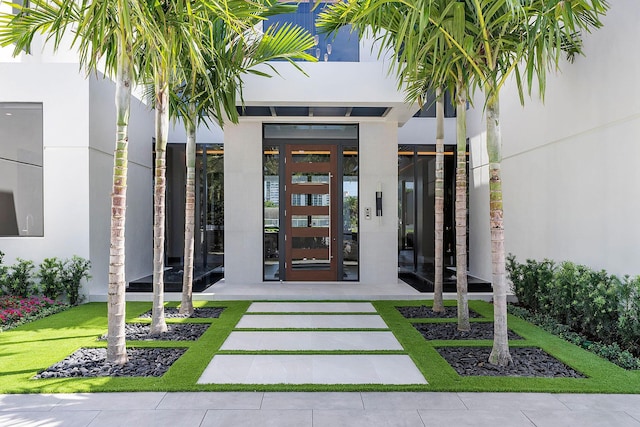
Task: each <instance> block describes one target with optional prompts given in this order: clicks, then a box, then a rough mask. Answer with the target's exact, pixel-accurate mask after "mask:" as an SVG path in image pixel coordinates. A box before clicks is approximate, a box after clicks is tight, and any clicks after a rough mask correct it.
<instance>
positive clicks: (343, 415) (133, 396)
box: [0, 392, 640, 427]
mask: <svg viewBox="0 0 640 427" xmlns="http://www.w3.org/2000/svg"><path fill="white" fill-rule="evenodd" d="M639 408H640V395H602V394H587V395H585V394H550V393H428V392H425V393H414V392H412V393H398V392H396V393H370V392H352V393H287V392H283V393H271V392H265V393H263V392H257V393H253V392H231V393H227V392H225V393H216V392H195V393H164V392H163V393H93V394H92V393H81V394H53V395H51V394H50V395H38V394H27V395H0V426H2V427H18V426H20V427H35V426H38V427H41V426H46V427H52V426H64V427H67V426H71V427H103V426H104V427H115V426H135V427H147V426H148V427H163V426H167V427H176V426H180V427H216V426H223V427H244V426H246V427H262V426H278V427H288V426H291V427H341V426H344V427H360V426H362V427H365V426H366V427H378V426H386V427H396V426H397V427H400V426H402V427H427V426H447V427H466V426H469V427H471V426H473V427H495V426H504V427H520V426H522V427H640V409H639Z"/></svg>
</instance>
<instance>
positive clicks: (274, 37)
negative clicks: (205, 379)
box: [172, 5, 316, 314]
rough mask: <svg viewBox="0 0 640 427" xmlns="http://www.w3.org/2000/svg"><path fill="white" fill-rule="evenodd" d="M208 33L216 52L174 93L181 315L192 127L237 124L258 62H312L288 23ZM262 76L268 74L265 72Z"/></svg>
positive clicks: (187, 265) (183, 309) (187, 292)
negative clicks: (182, 151) (179, 127)
mask: <svg viewBox="0 0 640 427" xmlns="http://www.w3.org/2000/svg"><path fill="white" fill-rule="evenodd" d="M290 10H291V7H289V6H287V7H285V5H277V8H269V9H267V10H265V12H264V13H263V15H262V17H265V16H268V15H269V14H271V13H272V12H274V11H277V12H278V13H282V12H284V11H290ZM255 23H256V24H257V22H255ZM250 33H251V34H250ZM210 34H211V35H212V37H209V38H208V39H207V42H208V43H211V44H212V45H211V46H210V47H209V51H210V52H215V55H210V56H207V58H206V59H207V67H206V69H207V72H206V73H205V74H201V73H196V72H194V70H191V72H188V73H187V74H188V75H189V76H190V79H189V80H188V81H186V82H185V84H183V85H180V86H179V87H178V88H177V90H176V91H174V96H172V100H174V103H172V106H173V107H174V109H173V111H174V113H175V115H176V116H181V117H182V118H183V120H184V123H185V130H186V133H187V144H186V168H187V179H186V203H185V243H184V273H183V282H182V302H181V304H180V313H182V314H191V313H192V312H193V300H192V289H193V247H194V228H195V155H196V132H195V131H196V126H197V125H198V124H206V123H207V119H211V120H214V121H215V122H216V123H217V124H218V125H219V126H220V127H223V126H224V122H225V121H230V122H232V123H237V121H238V111H237V109H236V103H237V102H236V101H237V97H238V96H240V99H242V84H243V83H242V76H243V75H244V74H245V73H247V72H251V71H252V69H253V68H254V67H255V66H257V65H258V64H262V63H264V62H267V61H272V60H275V59H285V60H287V61H289V62H291V63H292V64H293V65H294V66H296V67H297V68H298V69H300V68H299V67H298V66H297V65H296V64H295V62H293V60H294V59H303V60H307V61H315V60H316V59H315V57H314V56H312V55H309V54H308V53H306V51H307V50H309V49H311V48H312V47H313V45H314V41H313V38H312V37H311V35H310V34H309V33H308V32H306V31H304V30H302V29H301V28H300V27H296V26H292V25H284V26H282V27H277V26H271V27H269V28H268V29H267V30H266V32H264V33H262V32H256V30H255V27H252V29H251V30H248V31H247V33H246V34H245V35H244V37H240V36H239V35H236V34H233V33H230V32H229V31H228V28H227V26H226V25H224V23H223V22H220V23H218V24H217V25H214V26H212V31H211V33H210ZM183 66H184V68H185V69H187V70H188V69H189V68H190V64H189V63H185V64H183ZM300 71H302V70H301V69H300ZM260 74H261V75H264V76H266V77H268V75H267V74H264V73H260ZM207 88H211V89H212V90H207Z"/></svg>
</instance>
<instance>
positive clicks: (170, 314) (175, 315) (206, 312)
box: [138, 307, 226, 319]
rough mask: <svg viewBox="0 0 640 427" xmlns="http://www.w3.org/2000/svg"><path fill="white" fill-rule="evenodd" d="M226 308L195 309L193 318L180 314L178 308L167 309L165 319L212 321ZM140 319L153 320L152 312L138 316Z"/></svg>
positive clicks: (165, 309)
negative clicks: (211, 319)
mask: <svg viewBox="0 0 640 427" xmlns="http://www.w3.org/2000/svg"><path fill="white" fill-rule="evenodd" d="M225 308H226V307H201V308H195V309H194V311H193V314H191V316H187V315H186V314H180V309H179V308H177V307H165V308H164V317H166V318H167V319H186V318H189V319H210V318H218V317H220V314H221V313H222V312H223V311H224V309H225ZM138 318H140V319H151V310H149V311H147V312H144V313H142V314H141V315H140V316H138Z"/></svg>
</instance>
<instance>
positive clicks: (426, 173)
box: [0, 0, 640, 300]
mask: <svg viewBox="0 0 640 427" xmlns="http://www.w3.org/2000/svg"><path fill="white" fill-rule="evenodd" d="M3 7H4V6H3ZM309 14H311V12H309ZM637 16H640V4H637V2H634V1H633V0H618V1H616V2H615V4H611V10H610V11H609V13H608V15H607V16H606V17H605V18H604V20H603V21H604V24H605V25H604V27H603V28H602V29H600V30H598V31H597V32H595V33H593V34H588V35H585V38H584V51H585V53H586V57H579V58H577V59H576V61H575V62H574V63H573V64H569V63H566V64H563V66H562V73H561V74H558V75H552V76H549V80H548V83H547V92H546V96H545V103H544V104H542V103H541V102H540V101H539V100H538V97H537V96H535V95H534V96H532V97H531V99H527V100H526V106H525V107H522V106H520V103H519V99H518V96H517V94H516V92H515V89H514V88H513V87H507V88H505V90H504V91H503V95H502V97H501V103H502V107H501V112H502V121H501V125H502V134H503V154H504V155H503V163H502V165H503V180H504V210H505V216H504V218H505V233H506V248H507V251H508V252H511V253H513V254H515V255H516V256H517V257H518V258H519V259H525V258H529V257H530V258H536V259H540V258H545V257H546V258H552V259H555V260H558V261H560V260H571V261H575V262H578V263H584V264H587V265H589V266H591V267H592V268H596V269H600V268H603V269H607V270H608V271H609V272H611V273H615V274H619V275H624V274H632V275H636V274H640V264H638V261H637V260H638V258H639V256H640V245H639V244H638V242H639V241H640V227H638V226H636V225H635V223H634V222H633V220H632V218H633V214H634V212H637V211H640V186H639V185H637V183H638V182H640V172H638V170H639V169H638V168H637V167H635V163H636V162H635V160H636V159H637V158H640V144H638V142H637V141H638V136H640V101H638V99H640V96H637V95H640V86H638V85H637V84H636V83H635V79H634V76H635V75H636V74H638V73H637V72H638V71H640V59H639V58H638V57H637V55H630V54H629V53H630V52H634V49H633V48H634V46H635V43H636V41H637V40H640V28H638V26H637V25H636V17H637ZM309 22H313V21H312V17H309ZM300 23H303V24H304V22H302V21H300ZM329 45H330V46H329ZM317 49H318V52H317V56H318V58H319V61H318V62H317V63H304V64H301V66H302V67H303V69H304V70H305V72H306V74H307V75H304V74H302V73H300V72H299V71H297V70H295V69H294V67H292V66H291V65H290V64H287V63H284V62H283V63H276V64H274V66H276V67H277V69H278V71H279V75H274V76H273V77H272V78H269V79H265V78H263V77H258V76H253V75H248V76H247V77H246V78H245V87H244V102H245V104H244V108H241V106H239V107H240V110H239V111H240V114H241V118H240V121H239V123H238V124H235V125H234V124H227V125H225V127H224V130H221V129H219V128H217V127H215V126H212V127H211V129H206V128H204V127H203V128H202V129H200V130H199V132H198V135H197V142H198V154H197V156H198V171H199V172H198V173H199V174H198V192H197V194H198V195H197V212H198V213H197V218H196V221H197V230H199V231H198V232H197V233H196V234H197V237H196V254H197V255H196V262H197V263H198V264H199V265H205V266H206V269H210V270H216V271H219V272H221V274H223V275H224V279H223V280H224V281H225V283H226V284H228V285H229V286H233V285H234V284H262V283H264V284H267V283H270V282H273V281H286V282H293V283H297V282H307V281H318V282H322V283H327V282H330V283H334V282H338V283H340V282H353V283H358V284H360V285H362V286H363V287H366V286H368V285H373V284H375V285H381V286H384V285H385V284H395V283H397V281H398V277H399V274H413V275H416V276H418V277H425V278H426V277H428V274H429V271H430V265H431V263H432V262H433V256H434V253H433V238H434V237H433V231H432V230H433V211H432V206H433V186H434V182H433V180H434V177H435V174H434V160H435V159H434V156H435V153H434V151H435V150H434V144H435V120H434V119H433V117H430V116H432V112H430V111H428V109H426V110H423V111H419V107H418V106H417V105H408V104H406V103H405V101H404V94H403V93H402V92H401V91H400V90H399V89H398V85H397V83H396V81H395V79H394V78H393V76H392V75H390V74H389V73H388V64H387V63H386V62H385V61H384V60H380V59H378V57H377V51H376V50H375V49H372V42H371V41H362V42H359V41H357V40H355V35H354V36H352V38H349V35H348V34H342V35H340V38H338V39H336V40H324V39H319V42H318V47H317ZM32 51H33V52H34V53H33V54H32V55H20V56H18V57H17V58H12V57H11V49H9V48H4V49H0V77H1V79H0V218H1V219H2V221H1V222H2V225H1V226H0V227H1V228H0V235H1V237H0V250H1V251H3V252H4V253H5V254H6V258H5V262H6V263H11V262H13V260H15V259H16V258H25V259H32V260H34V261H35V262H36V263H38V262H40V261H42V260H43V259H44V258H47V257H53V256H56V257H60V258H65V257H70V256H71V255H74V254H75V255H79V256H82V257H85V258H88V259H90V260H91V261H92V265H93V266H92V271H91V274H92V276H93V278H92V280H91V281H90V283H89V284H88V287H87V289H85V292H86V293H87V294H88V296H89V298H90V299H96V300H97V299H102V298H103V297H104V295H106V291H107V281H108V276H107V268H108V258H109V257H108V253H109V218H110V217H109V215H110V208H109V203H110V198H109V195H110V191H111V174H112V164H113V141H114V129H115V111H114V107H113V98H114V84H113V83H112V82H111V81H110V80H108V79H105V78H103V77H102V76H100V75H98V76H95V75H91V76H88V77H87V76H85V75H83V74H82V72H79V71H78V70H79V67H78V63H77V59H76V57H75V56H74V53H73V52H70V51H69V52H67V51H62V52H57V53H55V54H54V53H52V52H50V51H49V49H48V48H44V49H40V47H39V46H34V48H33V50H32ZM325 58H326V60H325ZM447 110H448V111H447V116H448V117H447V118H446V119H445V127H446V129H445V144H446V145H447V146H448V147H449V148H447V149H446V150H445V152H446V155H445V181H446V184H445V185H446V186H447V187H446V188H447V191H446V192H445V193H446V194H445V204H446V207H445V216H446V217H447V218H448V219H446V220H445V221H446V222H445V245H444V254H443V255H444V257H445V264H446V265H447V266H449V267H452V266H453V260H454V259H455V258H454V256H453V255H454V252H453V251H454V250H455V249H454V248H455V245H453V244H452V243H453V233H452V230H451V233H450V234H448V233H447V231H448V230H447V227H448V226H450V227H452V224H453V223H452V213H451V210H452V206H453V200H452V191H453V173H454V172H453V153H452V151H453V150H452V149H451V146H453V144H454V143H455V138H456V135H455V123H454V122H455V118H454V117H453V112H452V111H450V109H447ZM467 123H468V133H467V138H468V140H469V158H468V165H469V166H468V167H469V215H468V224H469V233H468V239H469V253H468V257H469V274H471V275H473V276H475V277H477V278H480V279H484V280H489V281H490V280H491V262H490V261H491V258H490V256H491V254H490V248H489V243H490V241H489V195H488V168H487V155H486V150H485V149H484V145H485V144H484V139H483V138H484V130H485V125H484V117H483V99H482V98H481V96H479V94H478V96H477V97H476V98H475V99H474V102H473V103H472V105H471V106H470V108H469V111H468V118H467ZM153 131H154V126H153V114H152V112H151V111H150V109H149V108H148V107H147V106H146V105H144V103H142V102H140V101H138V100H134V102H133V103H132V114H131V121H130V137H129V140H130V149H129V179H128V205H127V227H126V233H127V234H126V245H127V248H126V254H127V271H126V274H127V280H128V281H134V280H136V279H139V278H142V277H144V276H147V275H149V274H151V271H152V221H153V210H152V179H153V173H152V164H153ZM185 141H186V137H185V135H184V131H183V130H182V125H181V124H180V123H177V124H176V125H175V127H174V128H173V129H172V132H171V133H170V136H169V143H170V144H169V151H168V164H169V171H168V174H169V175H168V197H167V200H168V204H167V224H168V229H167V251H166V261H167V265H176V266H179V265H180V264H181V262H182V241H181V239H182V237H181V236H182V233H183V229H182V227H183V224H184V219H183V218H182V211H183V205H184V187H183V183H184V176H183V175H184V170H183V166H182V165H183V164H184V143H185ZM205 171H206V173H205ZM447 221H448V222H447ZM447 224H449V225H447ZM452 246H453V248H452ZM450 272H451V271H450Z"/></svg>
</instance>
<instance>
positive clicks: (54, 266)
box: [38, 257, 65, 300]
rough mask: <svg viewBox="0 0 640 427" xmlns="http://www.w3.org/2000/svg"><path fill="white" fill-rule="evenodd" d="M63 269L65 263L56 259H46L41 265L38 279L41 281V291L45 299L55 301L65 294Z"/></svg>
mask: <svg viewBox="0 0 640 427" xmlns="http://www.w3.org/2000/svg"><path fill="white" fill-rule="evenodd" d="M63 268H64V263H63V262H62V261H60V260H59V259H58V258H56V257H53V258H45V259H44V261H42V263H40V269H39V271H38V278H39V279H40V290H41V291H42V294H43V295H44V296H45V297H47V298H51V299H54V300H55V299H58V297H59V296H60V295H62V294H63V293H64V291H65V286H64V282H63V281H62V270H63Z"/></svg>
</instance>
